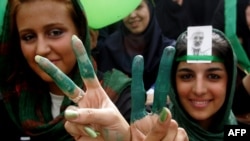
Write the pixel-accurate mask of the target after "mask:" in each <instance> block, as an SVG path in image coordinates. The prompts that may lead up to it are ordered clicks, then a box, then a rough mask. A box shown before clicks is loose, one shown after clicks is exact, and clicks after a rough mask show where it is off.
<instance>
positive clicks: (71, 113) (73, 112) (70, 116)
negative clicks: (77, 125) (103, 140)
mask: <svg viewBox="0 0 250 141" xmlns="http://www.w3.org/2000/svg"><path fill="white" fill-rule="evenodd" d="M78 115H79V113H78V112H77V111H76V110H72V109H67V110H65V113H64V117H65V118H66V119H76V118H77V117H78Z"/></svg>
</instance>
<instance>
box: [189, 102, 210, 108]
mask: <svg viewBox="0 0 250 141" xmlns="http://www.w3.org/2000/svg"><path fill="white" fill-rule="evenodd" d="M209 102H210V100H191V103H192V105H193V106H194V107H197V108H205V107H207V106H208V104H209Z"/></svg>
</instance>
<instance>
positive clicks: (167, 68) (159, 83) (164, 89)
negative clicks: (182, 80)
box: [152, 46, 175, 113]
mask: <svg viewBox="0 0 250 141" xmlns="http://www.w3.org/2000/svg"><path fill="white" fill-rule="evenodd" d="M174 55H175V48H174V47H172V46H168V47H166V48H165V49H164V51H163V54H162V57H161V61H160V66H159V71H158V75H157V79H156V83H155V90H154V101H153V108H152V112H153V113H160V112H161V110H162V108H163V107H165V106H166V99H167V94H168V92H169V91H170V88H171V68H172V64H173V58H174Z"/></svg>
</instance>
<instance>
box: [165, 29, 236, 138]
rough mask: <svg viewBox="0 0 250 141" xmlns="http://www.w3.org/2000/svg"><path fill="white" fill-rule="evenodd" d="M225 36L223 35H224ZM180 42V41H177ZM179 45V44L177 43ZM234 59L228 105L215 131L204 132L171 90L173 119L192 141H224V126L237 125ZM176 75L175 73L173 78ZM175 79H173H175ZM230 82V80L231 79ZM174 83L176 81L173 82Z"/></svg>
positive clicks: (215, 126)
mask: <svg viewBox="0 0 250 141" xmlns="http://www.w3.org/2000/svg"><path fill="white" fill-rule="evenodd" d="M218 34H222V33H221V32H218ZM222 36H223V35H222ZM177 42H178V39H177ZM177 44H178V43H177ZM233 56H234V58H228V59H230V62H232V68H229V69H230V70H232V72H233V74H232V76H231V75H230V76H229V77H230V78H231V77H232V81H229V82H228V83H229V86H228V88H227V90H228V91H227V94H226V95H227V98H226V100H225V101H226V103H224V107H225V109H223V110H222V111H219V112H218V114H219V115H220V116H217V119H216V120H218V121H217V122H216V123H214V125H212V127H211V128H213V129H212V130H213V131H208V130H204V129H203V128H201V127H200V126H199V125H198V124H197V123H196V121H194V120H193V119H192V118H191V117H190V116H188V115H187V113H186V112H185V111H184V109H183V107H181V105H180V103H179V101H178V97H177V94H176V90H175V89H174V87H172V89H171V90H170V94H169V96H170V100H171V104H170V110H171V112H172V116H173V119H175V120H176V121H177V122H178V125H179V126H180V127H183V128H184V129H185V130H186V132H187V134H188V137H189V140H190V141H222V140H223V137H224V125H236V124H237V122H236V118H235V116H234V114H233V113H232V109H231V108H232V102H233V97H234V92H235V82H236V74H237V70H236V68H237V59H236V56H235V54H233ZM174 74H175V73H174V72H173V74H172V76H173V75H174ZM174 78H175V77H173V78H172V79H174ZM229 80H230V79H229ZM169 83H170V82H169ZM173 83H175V81H174V80H173Z"/></svg>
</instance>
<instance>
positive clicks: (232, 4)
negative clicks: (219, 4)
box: [225, 0, 250, 73]
mask: <svg viewBox="0 0 250 141" xmlns="http://www.w3.org/2000/svg"><path fill="white" fill-rule="evenodd" d="M236 6H237V5H236V0H225V34H226V36H227V37H228V39H229V40H230V42H231V44H232V46H233V50H234V52H235V53H236V56H237V59H238V60H237V61H238V64H239V65H240V67H242V69H244V71H246V72H247V73H249V72H250V61H249V58H248V56H247V54H246V52H245V51H244V49H243V47H242V45H241V43H240V42H239V39H238V37H237V35H236V13H237V11H236Z"/></svg>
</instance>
